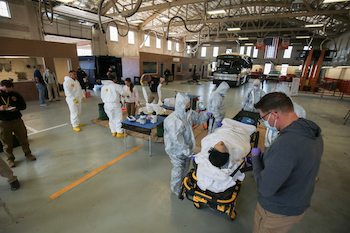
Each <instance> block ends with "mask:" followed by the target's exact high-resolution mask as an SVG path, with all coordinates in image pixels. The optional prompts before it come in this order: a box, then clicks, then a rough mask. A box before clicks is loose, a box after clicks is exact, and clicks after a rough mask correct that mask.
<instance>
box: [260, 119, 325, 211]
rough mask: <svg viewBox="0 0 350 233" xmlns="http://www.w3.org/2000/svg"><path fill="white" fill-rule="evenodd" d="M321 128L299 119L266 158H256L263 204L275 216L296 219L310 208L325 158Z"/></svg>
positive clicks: (261, 202) (271, 148)
mask: <svg viewBox="0 0 350 233" xmlns="http://www.w3.org/2000/svg"><path fill="white" fill-rule="evenodd" d="M322 153H323V139H322V136H321V129H320V127H318V126H317V125H316V124H315V123H314V122H312V121H309V120H306V119H303V118H299V119H298V120H297V121H294V122H293V123H292V124H290V125H289V126H287V127H286V128H284V129H283V130H281V132H280V135H279V136H278V137H277V138H276V140H275V141H274V142H273V143H272V144H271V146H270V147H269V148H268V149H267V150H266V151H265V153H264V154H263V156H260V157H259V156H254V157H253V172H254V178H255V181H256V183H257V185H258V189H259V197H258V200H259V203H260V205H261V206H262V207H263V208H264V209H265V210H267V211H270V212H272V213H275V214H281V215H288V216H296V215H300V214H302V213H304V211H305V210H306V209H307V208H308V207H309V206H310V201H311V196H312V194H313V192H314V187H315V178H316V176H317V173H318V170H319V167H320V162H321V156H322Z"/></svg>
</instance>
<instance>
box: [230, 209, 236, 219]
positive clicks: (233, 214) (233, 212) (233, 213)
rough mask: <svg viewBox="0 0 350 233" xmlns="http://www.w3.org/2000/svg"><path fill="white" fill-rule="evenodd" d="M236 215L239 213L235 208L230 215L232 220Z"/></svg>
mask: <svg viewBox="0 0 350 233" xmlns="http://www.w3.org/2000/svg"><path fill="white" fill-rule="evenodd" d="M236 215H237V213H236V211H235V210H234V211H232V213H231V216H230V218H231V221H233V220H235V218H236Z"/></svg>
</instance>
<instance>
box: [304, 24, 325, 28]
mask: <svg viewBox="0 0 350 233" xmlns="http://www.w3.org/2000/svg"><path fill="white" fill-rule="evenodd" d="M305 27H306V28H318V27H323V24H306V25H305Z"/></svg>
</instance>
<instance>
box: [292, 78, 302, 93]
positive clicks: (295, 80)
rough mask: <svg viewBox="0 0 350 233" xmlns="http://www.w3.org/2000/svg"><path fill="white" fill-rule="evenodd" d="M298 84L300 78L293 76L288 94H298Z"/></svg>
mask: <svg viewBox="0 0 350 233" xmlns="http://www.w3.org/2000/svg"><path fill="white" fill-rule="evenodd" d="M299 86H300V78H293V81H292V87H291V90H290V95H291V96H296V95H298V91H299Z"/></svg>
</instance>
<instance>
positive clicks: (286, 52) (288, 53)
mask: <svg viewBox="0 0 350 233" xmlns="http://www.w3.org/2000/svg"><path fill="white" fill-rule="evenodd" d="M292 50H293V46H288V49H285V50H284V53H283V58H291V57H292Z"/></svg>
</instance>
